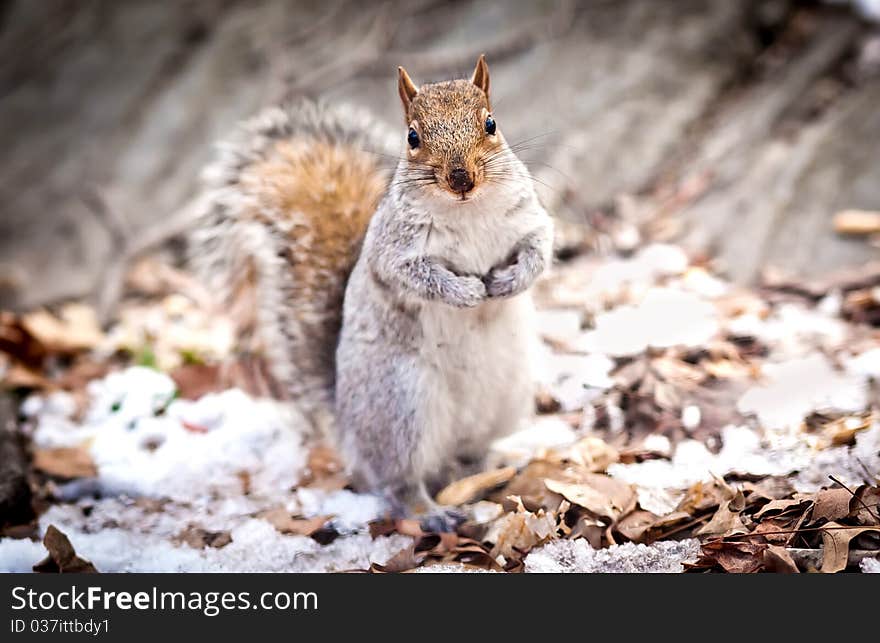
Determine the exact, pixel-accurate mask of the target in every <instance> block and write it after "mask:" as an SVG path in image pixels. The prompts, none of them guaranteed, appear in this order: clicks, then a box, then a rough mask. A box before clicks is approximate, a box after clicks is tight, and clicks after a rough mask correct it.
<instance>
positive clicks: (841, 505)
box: [810, 487, 853, 523]
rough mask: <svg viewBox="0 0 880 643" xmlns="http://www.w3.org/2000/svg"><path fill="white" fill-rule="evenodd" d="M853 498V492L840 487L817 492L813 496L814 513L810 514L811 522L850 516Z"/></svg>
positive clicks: (832, 520) (836, 519)
mask: <svg viewBox="0 0 880 643" xmlns="http://www.w3.org/2000/svg"><path fill="white" fill-rule="evenodd" d="M852 499H853V496H852V494H851V493H850V492H849V491H847V490H846V489H841V488H840V487H836V488H834V489H822V490H821V491H818V492H816V494H815V495H814V496H813V513H812V514H811V516H810V523H817V522H819V521H825V522H835V521H838V520H843V519H844V518H846V517H847V516H849V513H850V502H851V501H852Z"/></svg>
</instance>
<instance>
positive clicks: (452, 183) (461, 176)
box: [447, 167, 474, 193]
mask: <svg viewBox="0 0 880 643" xmlns="http://www.w3.org/2000/svg"><path fill="white" fill-rule="evenodd" d="M447 180H448V181H449V187H451V188H452V189H453V190H454V191H455V192H462V193H464V192H470V191H471V190H473V189H474V180H473V179H472V178H471V174H470V172H468V171H467V170H465V169H464V168H460V167H457V168H455V169H454V170H452V171H451V172H450V173H449V176H448V177H447Z"/></svg>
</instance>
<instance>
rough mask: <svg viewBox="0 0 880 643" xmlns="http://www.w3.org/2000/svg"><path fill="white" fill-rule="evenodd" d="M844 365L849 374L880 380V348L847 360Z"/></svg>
mask: <svg viewBox="0 0 880 643" xmlns="http://www.w3.org/2000/svg"><path fill="white" fill-rule="evenodd" d="M843 364H844V368H846V371H847V372H848V373H852V374H854V375H861V376H862V377H871V378H874V379H880V348H872V349H870V350H867V351H865V352H864V353H861V354H860V355H856V356H855V357H850V358H848V359H845V360H844V362H843Z"/></svg>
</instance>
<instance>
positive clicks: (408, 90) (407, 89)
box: [397, 67, 419, 112]
mask: <svg viewBox="0 0 880 643" xmlns="http://www.w3.org/2000/svg"><path fill="white" fill-rule="evenodd" d="M397 91H398V92H399V93H400V100H401V101H402V102H403V110H404V111H405V112H408V111H409V104H410V103H411V102H412V99H413V98H415V97H416V94H418V93H419V90H418V89H416V86H415V85H414V84H413V81H412V78H410V77H409V74H407V73H406V70H405V69H404V68H403V67H398V68H397Z"/></svg>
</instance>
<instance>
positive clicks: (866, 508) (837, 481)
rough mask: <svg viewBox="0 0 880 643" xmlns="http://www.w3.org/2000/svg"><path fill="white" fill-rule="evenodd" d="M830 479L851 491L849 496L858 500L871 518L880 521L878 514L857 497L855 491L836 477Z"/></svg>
mask: <svg viewBox="0 0 880 643" xmlns="http://www.w3.org/2000/svg"><path fill="white" fill-rule="evenodd" d="M828 477H829V478H831V479H832V480H833V481H834V482H836V483H837V484H839V485H840V486H841V487H843V488H844V489H846V490H847V491H849V494H850V495H851V496H852V497H853V498H855V499H856V500H858V501H859V503H860V504H861V505H862V506H863V507H864V508H865V511H867V512H868V513H869V514H870V515H871V516H873V517H874V518H876V519H877V520H880V516H878V515H877V514H875V513H874V512H873V511H871V508H870V507H869V506H868V505H867V504H865V501H864V500H862V499H861V498H859V496H857V495H856V493H855V491H853V490H852V489H850V488H849V487H847V486H846V485H845V484H843V483H842V482H841V481H840V480H838V479H837V478H835V477H834V476H831V475H829V476H828Z"/></svg>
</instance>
